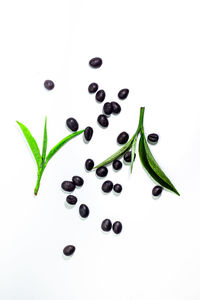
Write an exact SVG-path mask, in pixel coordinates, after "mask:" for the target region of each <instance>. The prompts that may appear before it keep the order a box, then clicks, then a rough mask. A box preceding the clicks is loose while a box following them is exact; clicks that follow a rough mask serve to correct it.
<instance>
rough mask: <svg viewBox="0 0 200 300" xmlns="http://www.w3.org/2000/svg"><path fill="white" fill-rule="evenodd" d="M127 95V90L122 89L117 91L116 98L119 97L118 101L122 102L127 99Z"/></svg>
mask: <svg viewBox="0 0 200 300" xmlns="http://www.w3.org/2000/svg"><path fill="white" fill-rule="evenodd" d="M128 94H129V90H128V89H122V90H121V91H119V93H118V97H119V99H121V100H124V99H126V98H127V97H128Z"/></svg>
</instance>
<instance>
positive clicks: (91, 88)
mask: <svg viewBox="0 0 200 300" xmlns="http://www.w3.org/2000/svg"><path fill="white" fill-rule="evenodd" d="M98 88H99V87H98V84H97V83H95V82H92V83H90V85H89V86H88V92H89V93H91V94H93V93H96V91H97V90H98Z"/></svg>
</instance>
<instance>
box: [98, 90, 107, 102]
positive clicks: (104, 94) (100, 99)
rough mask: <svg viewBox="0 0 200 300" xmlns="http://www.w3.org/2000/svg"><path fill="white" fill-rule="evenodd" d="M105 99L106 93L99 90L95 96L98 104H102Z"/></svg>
mask: <svg viewBox="0 0 200 300" xmlns="http://www.w3.org/2000/svg"><path fill="white" fill-rule="evenodd" d="M105 97H106V93H105V91H104V90H99V91H98V92H97V93H96V96H95V98H96V100H97V101H98V102H103V101H104V99H105Z"/></svg>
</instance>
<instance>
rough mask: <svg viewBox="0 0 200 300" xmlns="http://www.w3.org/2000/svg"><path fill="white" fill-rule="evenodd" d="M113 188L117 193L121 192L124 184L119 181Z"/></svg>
mask: <svg viewBox="0 0 200 300" xmlns="http://www.w3.org/2000/svg"><path fill="white" fill-rule="evenodd" d="M113 190H114V191H115V193H121V191H122V186H121V184H119V183H116V184H115V185H114V187H113Z"/></svg>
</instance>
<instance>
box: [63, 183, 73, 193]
mask: <svg viewBox="0 0 200 300" xmlns="http://www.w3.org/2000/svg"><path fill="white" fill-rule="evenodd" d="M61 187H62V189H63V190H64V191H66V192H73V191H74V190H75V184H74V183H73V182H72V181H63V183H62V184H61Z"/></svg>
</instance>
